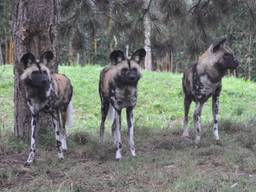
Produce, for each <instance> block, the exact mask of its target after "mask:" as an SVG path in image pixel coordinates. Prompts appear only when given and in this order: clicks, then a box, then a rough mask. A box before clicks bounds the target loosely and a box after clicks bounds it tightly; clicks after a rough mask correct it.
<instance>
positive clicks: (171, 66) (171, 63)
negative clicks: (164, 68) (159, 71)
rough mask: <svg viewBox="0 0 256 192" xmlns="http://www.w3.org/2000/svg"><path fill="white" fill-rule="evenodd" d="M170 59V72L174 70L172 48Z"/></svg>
mask: <svg viewBox="0 0 256 192" xmlns="http://www.w3.org/2000/svg"><path fill="white" fill-rule="evenodd" d="M170 54H171V55H170V57H171V58H170V59H171V62H170V72H172V73H173V72H174V67H173V60H174V55H173V52H172V50H171V51H170Z"/></svg>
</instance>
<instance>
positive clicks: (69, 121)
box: [65, 101, 73, 128]
mask: <svg viewBox="0 0 256 192" xmlns="http://www.w3.org/2000/svg"><path fill="white" fill-rule="evenodd" d="M72 114H73V104H72V101H70V102H69V104H68V108H67V112H66V122H65V125H66V127H67V128H70V127H72V124H73V117H72Z"/></svg>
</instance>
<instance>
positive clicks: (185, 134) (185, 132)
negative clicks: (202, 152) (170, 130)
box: [182, 97, 192, 137]
mask: <svg viewBox="0 0 256 192" xmlns="http://www.w3.org/2000/svg"><path fill="white" fill-rule="evenodd" d="M191 102H192V99H191V98H190V97H185V98H184V120H183V134H182V135H183V137H189V133H188V113H189V108H190V104H191Z"/></svg>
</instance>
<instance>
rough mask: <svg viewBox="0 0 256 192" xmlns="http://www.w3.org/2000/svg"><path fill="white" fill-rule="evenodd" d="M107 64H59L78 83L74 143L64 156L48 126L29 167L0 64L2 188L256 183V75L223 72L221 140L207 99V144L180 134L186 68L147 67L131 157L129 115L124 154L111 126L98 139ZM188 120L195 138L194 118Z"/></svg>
mask: <svg viewBox="0 0 256 192" xmlns="http://www.w3.org/2000/svg"><path fill="white" fill-rule="evenodd" d="M101 69H102V68H101V67H99V66H86V67H83V68H81V67H60V72H61V73H65V74H66V75H67V76H68V77H70V79H71V80H72V83H73V85H74V98H73V104H74V108H75V111H74V126H73V128H71V129H69V130H68V132H69V147H70V148H69V151H68V152H67V154H66V159H65V160H64V161H63V162H59V161H58V160H57V156H56V152H55V148H54V140H51V139H48V138H49V136H48V135H47V134H48V133H46V135H45V134H41V139H40V144H41V146H40V147H39V149H38V151H39V152H38V155H37V161H36V162H35V164H34V165H33V166H31V168H24V167H23V162H24V160H25V159H26V155H27V151H28V150H27V147H28V146H27V144H26V143H23V141H20V140H17V139H15V138H14V137H13V136H12V134H11V130H12V127H13V99H12V97H13V96H12V94H13V75H12V67H11V66H1V67H0V104H1V107H0V191H4V192H5V191H6V192H7V191H8V192H12V191H13V192H14V191H15V192H16V191H26V192H28V191H37V192H38V191H39V192H41V191H42V192H46V191H47V192H48V191H61V192H65V191H66V192H79V191H173V192H176V191H177V192H183V191H184V192H187V191H188V192H190V191H191V192H193V191H202V192H205V191H209V192H210V191H239V192H240V191H256V184H255V183H256V139H255V138H256V129H255V126H256V121H255V120H253V118H254V117H255V114H256V105H255V104H256V85H255V84H254V83H252V82H248V81H245V80H243V79H235V78H225V79H224V81H223V91H222V94H221V97H220V136H221V140H222V145H220V146H219V145H215V144H214V141H213V137H212V134H211V131H210V129H211V127H212V114H211V102H210V101H209V102H208V103H207V104H206V105H205V106H204V109H203V113H202V121H203V131H204V134H203V140H202V145H201V147H200V148H195V146H194V144H193V141H192V140H191V139H184V138H182V137H180V135H181V124H182V116H183V104H182V103H183V101H182V92H181V75H179V74H177V75H176V74H170V73H158V72H144V73H143V78H142V79H141V80H140V83H139V96H138V104H137V107H136V110H135V127H136V134H135V136H136V146H137V153H138V157H137V158H131V157H130V154H129V153H128V151H129V150H128V146H127V141H126V138H125V137H124V136H126V133H125V132H126V125H125V124H126V123H125V121H124V120H125V118H124V117H123V133H122V135H123V143H124V145H123V146H124V149H123V156H124V159H123V160H122V161H120V162H116V161H114V160H113V159H114V146H113V144H112V138H111V134H110V129H108V133H107V135H106V144H105V145H104V146H99V145H98V129H99V128H98V127H99V123H100V122H99V119H100V101H99V97H98V78H99V72H100V70H101ZM193 108H194V106H193V107H192V108H191V112H190V117H191V114H192V111H193ZM123 116H124V115H123ZM190 119H191V118H190ZM108 127H109V126H108ZM190 128H191V132H192V137H191V138H193V130H192V122H191V121H190ZM50 136H51V138H53V135H50Z"/></svg>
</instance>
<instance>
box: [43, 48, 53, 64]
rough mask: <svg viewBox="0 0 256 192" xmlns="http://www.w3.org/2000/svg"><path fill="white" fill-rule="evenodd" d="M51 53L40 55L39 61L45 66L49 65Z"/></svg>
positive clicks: (51, 57) (46, 52)
mask: <svg viewBox="0 0 256 192" xmlns="http://www.w3.org/2000/svg"><path fill="white" fill-rule="evenodd" d="M53 57H54V55H53V52H52V51H45V52H44V53H43V54H42V55H41V58H40V59H41V61H42V62H43V63H44V64H47V63H49V62H50V61H51V60H53Z"/></svg>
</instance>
